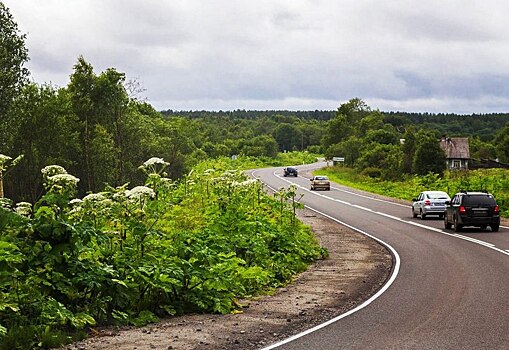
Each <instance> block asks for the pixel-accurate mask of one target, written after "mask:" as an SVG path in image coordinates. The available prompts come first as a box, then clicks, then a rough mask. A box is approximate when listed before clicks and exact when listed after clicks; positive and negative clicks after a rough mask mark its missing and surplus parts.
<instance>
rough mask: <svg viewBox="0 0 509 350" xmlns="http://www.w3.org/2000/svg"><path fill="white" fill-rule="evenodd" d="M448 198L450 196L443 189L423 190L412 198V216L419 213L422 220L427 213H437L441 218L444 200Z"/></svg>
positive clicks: (449, 198) (443, 210)
mask: <svg viewBox="0 0 509 350" xmlns="http://www.w3.org/2000/svg"><path fill="white" fill-rule="evenodd" d="M450 200H451V197H449V195H448V194H447V193H445V192H443V191H423V192H421V193H420V194H419V197H417V198H414V199H413V200H412V201H413V203H412V217H414V218H416V217H417V216H418V215H419V216H420V217H421V219H422V220H424V218H425V217H426V216H427V215H438V216H439V217H440V218H443V217H444V212H445V202H446V201H450Z"/></svg>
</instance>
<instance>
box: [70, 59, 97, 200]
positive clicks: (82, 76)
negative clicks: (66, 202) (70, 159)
mask: <svg viewBox="0 0 509 350" xmlns="http://www.w3.org/2000/svg"><path fill="white" fill-rule="evenodd" d="M95 83H96V76H95V74H94V70H93V68H92V65H91V64H89V63H88V62H86V61H85V59H84V58H83V56H80V57H79V58H78V62H77V63H76V64H75V65H74V72H73V74H71V83H70V84H69V85H68V88H67V89H68V91H69V94H70V96H71V102H72V107H73V110H74V113H75V114H76V116H77V117H78V118H79V120H80V122H81V124H82V132H81V135H82V153H83V154H82V156H83V160H82V162H81V163H82V165H83V170H82V172H80V173H79V174H78V177H79V178H80V179H81V184H82V185H83V186H84V188H85V190H86V191H91V192H93V191H94V190H95V186H94V173H93V165H92V159H91V158H92V156H91V152H92V148H91V144H92V138H93V129H94V124H95V122H96V118H95V117H96V112H97V111H96V107H95V104H94V99H93V92H94V90H95Z"/></svg>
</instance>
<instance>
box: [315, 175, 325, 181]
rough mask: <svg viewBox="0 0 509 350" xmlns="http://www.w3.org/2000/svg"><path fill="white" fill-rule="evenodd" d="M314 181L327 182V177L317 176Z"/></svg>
mask: <svg viewBox="0 0 509 350" xmlns="http://www.w3.org/2000/svg"><path fill="white" fill-rule="evenodd" d="M315 179H316V180H328V178H327V176H317V177H315Z"/></svg>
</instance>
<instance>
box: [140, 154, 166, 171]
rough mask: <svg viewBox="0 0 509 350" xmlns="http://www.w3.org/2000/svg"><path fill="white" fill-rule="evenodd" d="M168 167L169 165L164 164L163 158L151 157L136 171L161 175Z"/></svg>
mask: <svg viewBox="0 0 509 350" xmlns="http://www.w3.org/2000/svg"><path fill="white" fill-rule="evenodd" d="M168 165H170V163H168V162H165V161H164V160H163V158H157V157H152V158H150V159H149V160H147V161H146V162H144V163H143V164H142V165H140V166H139V168H138V169H140V170H143V171H144V172H145V173H147V174H161V173H162V172H163V170H164V168H166V167H167V166H168Z"/></svg>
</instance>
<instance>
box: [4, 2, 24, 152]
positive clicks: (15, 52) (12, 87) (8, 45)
mask: <svg viewBox="0 0 509 350" xmlns="http://www.w3.org/2000/svg"><path fill="white" fill-rule="evenodd" d="M25 38H26V36H25V35H22V34H20V33H19V30H18V25H17V24H16V22H14V19H13V17H12V15H11V14H10V12H9V9H8V8H7V7H5V5H4V4H3V3H2V2H0V149H4V148H6V146H7V140H9V139H10V133H9V127H8V125H9V124H8V122H9V120H8V115H7V113H8V111H9V108H10V107H11V104H12V102H13V100H14V98H15V97H16V96H17V95H18V94H19V92H20V90H21V88H22V87H23V85H25V84H26V83H27V81H28V75H29V71H28V69H27V68H25V67H24V66H23V65H24V64H25V63H26V62H27V61H28V51H27V49H26V47H25Z"/></svg>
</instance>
